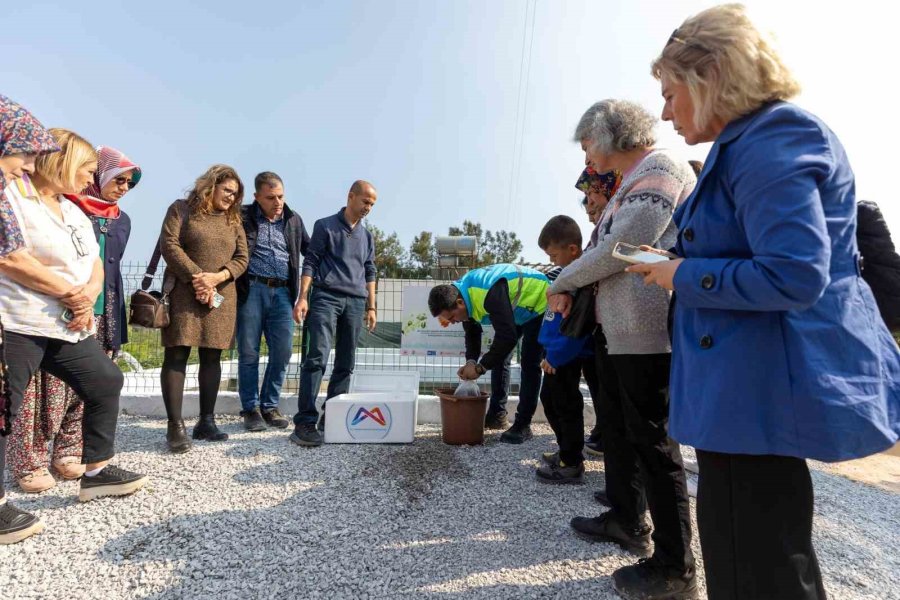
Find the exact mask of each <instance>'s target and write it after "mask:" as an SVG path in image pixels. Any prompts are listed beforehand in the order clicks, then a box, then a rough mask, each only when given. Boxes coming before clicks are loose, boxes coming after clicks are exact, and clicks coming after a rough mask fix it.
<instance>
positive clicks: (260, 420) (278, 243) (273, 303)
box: [237, 171, 309, 431]
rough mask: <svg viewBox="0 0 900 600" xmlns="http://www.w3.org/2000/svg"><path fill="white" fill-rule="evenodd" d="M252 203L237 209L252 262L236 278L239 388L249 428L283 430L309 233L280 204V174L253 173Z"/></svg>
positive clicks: (282, 195)
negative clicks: (264, 348)
mask: <svg viewBox="0 0 900 600" xmlns="http://www.w3.org/2000/svg"><path fill="white" fill-rule="evenodd" d="M254 183H255V186H256V193H255V194H254V195H253V197H254V202H253V204H249V205H244V206H242V207H241V218H242V220H243V224H244V231H245V232H246V234H247V250H248V252H249V254H250V266H249V267H248V268H247V272H246V273H245V274H244V275H242V276H241V277H240V278H239V279H238V281H237V292H238V318H237V342H238V391H239V393H240V397H241V415H242V416H243V417H244V427H245V428H246V429H247V430H248V431H262V430H264V429H266V425H267V424H268V425H269V426H271V427H279V428H282V429H283V428H285V427H287V426H288V423H289V421H288V419H287V418H286V417H285V416H284V415H282V414H281V412H280V411H279V410H278V401H279V399H280V397H281V385H282V383H284V375H285V371H286V370H287V366H288V363H289V362H290V360H291V347H292V343H293V339H294V321H293V307H294V302H296V301H297V296H298V295H299V283H300V267H301V265H302V263H301V259H300V255H301V254H302V255H305V254H306V250H307V247H308V246H309V235H308V234H307V233H306V227H305V226H304V225H303V219H301V218H300V215H299V214H297V213H295V212H294V211H292V210H291V209H290V208H289V207H288V205H287V204H285V202H284V184H283V182H282V181H281V177H279V176H278V175H276V174H275V173H272V172H269V171H266V172H264V173H260V174H259V175H257V176H256V180H255V181H254ZM263 335H265V336H266V344H267V345H268V347H269V360H268V365H267V366H266V373H265V375H264V376H263V382H262V388H261V389H260V387H259V345H260V340H261V337H262V336H263Z"/></svg>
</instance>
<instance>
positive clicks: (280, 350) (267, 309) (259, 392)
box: [237, 281, 294, 412]
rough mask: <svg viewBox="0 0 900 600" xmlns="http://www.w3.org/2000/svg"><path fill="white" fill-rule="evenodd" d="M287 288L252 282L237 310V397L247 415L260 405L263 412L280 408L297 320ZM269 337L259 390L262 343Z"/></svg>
mask: <svg viewBox="0 0 900 600" xmlns="http://www.w3.org/2000/svg"><path fill="white" fill-rule="evenodd" d="M293 309H294V307H293V305H292V304H291V298H290V292H289V291H288V288H287V286H285V287H280V288H273V287H269V286H267V285H266V284H264V283H260V282H258V281H251V282H250V290H249V292H248V294H247V299H246V301H244V303H243V304H241V305H240V306H239V307H238V317H237V342H238V393H239V394H240V396H241V410H243V411H245V412H247V411H251V410H254V409H255V408H256V407H257V404H258V405H259V408H260V409H261V410H264V411H267V410H274V409H276V408H278V401H279V399H280V398H281V384H282V383H284V374H285V371H287V366H288V363H289V362H290V360H291V346H292V344H293V340H294V317H293ZM263 335H265V336H266V344H267V345H268V346H269V364H268V365H267V366H266V373H265V375H264V376H263V382H262V388H260V387H259V342H260V339H261V338H262V336H263Z"/></svg>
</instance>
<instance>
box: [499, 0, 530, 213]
mask: <svg viewBox="0 0 900 600" xmlns="http://www.w3.org/2000/svg"><path fill="white" fill-rule="evenodd" d="M529 7H530V8H531V10H530V13H531V36H530V37H531V39H530V41H529V39H528V38H529V28H528V15H529ZM536 7H537V0H531V1H530V2H528V1H526V3H525V24H524V26H523V28H522V55H521V59H520V62H519V88H518V94H517V96H516V120H515V123H514V133H513V148H512V161H511V164H510V169H509V198H508V200H507V203H506V228H507V229H509V228H510V220H511V218H512V207H513V198H514V197H515V193H516V191H517V190H518V178H519V173H520V172H521V155H522V148H523V145H524V136H525V114H526V111H527V108H528V82H529V80H530V76H531V50H532V47H533V46H534V23H535V20H536V19H535V8H536ZM526 42H527V44H528V60H527V62H526V60H525V46H526ZM523 81H524V87H523Z"/></svg>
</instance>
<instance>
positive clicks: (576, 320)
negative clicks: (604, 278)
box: [559, 284, 597, 338]
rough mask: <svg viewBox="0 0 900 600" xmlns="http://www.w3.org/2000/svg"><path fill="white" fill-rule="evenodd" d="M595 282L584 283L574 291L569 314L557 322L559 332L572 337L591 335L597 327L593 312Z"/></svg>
mask: <svg viewBox="0 0 900 600" xmlns="http://www.w3.org/2000/svg"><path fill="white" fill-rule="evenodd" d="M595 290H596V284H592V285H586V286H584V287H583V288H579V289H578V291H576V292H575V300H573V301H572V308H571V310H569V316H568V317H566V318H565V319H563V320H562V323H560V324H559V332H560V333H561V334H563V335H565V336H568V337H573V338H583V337H587V336H589V335H593V333H594V329H596V328H597V317H596V315H595V313H594V293H595Z"/></svg>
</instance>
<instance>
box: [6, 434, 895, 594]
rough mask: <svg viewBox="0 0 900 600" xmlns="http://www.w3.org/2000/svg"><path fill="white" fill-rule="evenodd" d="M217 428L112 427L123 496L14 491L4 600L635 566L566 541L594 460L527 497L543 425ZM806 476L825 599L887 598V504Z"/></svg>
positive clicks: (406, 586)
mask: <svg viewBox="0 0 900 600" xmlns="http://www.w3.org/2000/svg"><path fill="white" fill-rule="evenodd" d="M221 423H222V424H224V429H225V430H226V431H228V432H229V433H231V434H232V437H231V439H230V440H228V441H227V442H224V443H215V444H213V443H200V444H198V445H197V446H195V449H194V450H193V451H192V452H190V453H189V454H186V455H182V456H173V455H170V454H166V453H165V452H164V451H163V450H164V448H163V446H164V443H163V439H164V434H165V421H164V420H161V419H150V418H141V417H123V418H122V419H121V420H120V424H119V447H120V448H122V449H123V451H122V452H121V454H120V455H119V457H118V461H117V463H118V464H120V465H121V466H123V467H126V468H130V469H134V470H137V471H141V472H145V473H148V474H150V475H151V477H152V480H151V483H150V484H149V485H148V487H146V488H145V489H144V490H142V491H141V492H138V494H136V495H135V496H133V497H131V498H124V499H116V498H113V499H110V498H107V499H102V500H98V501H94V502H90V503H87V504H78V503H77V502H76V500H75V492H76V485H77V484H75V483H72V482H61V483H60V484H59V485H58V486H57V487H56V488H54V489H53V490H50V491H48V492H45V493H44V494H41V495H40V496H23V495H21V494H19V493H18V492H16V491H15V488H12V489H13V491H12V492H11V493H10V497H11V499H12V500H13V501H14V502H16V503H17V504H18V505H19V506H21V507H22V508H24V509H26V510H32V511H35V512H37V513H38V514H40V515H41V517H42V518H43V519H44V521H45V522H46V524H47V529H46V530H45V532H44V533H43V534H42V535H40V536H37V537H34V538H32V539H30V540H28V541H26V542H24V543H22V544H18V545H14V546H2V547H0V590H2V598H4V599H5V598H62V597H68V598H92V599H93V598H103V599H104V600H112V599H117V598H212V597H215V598H217V599H219V600H227V599H231V598H234V599H240V600H244V599H248V598H288V597H309V598H329V599H331V598H388V597H399V596H407V597H422V598H467V599H468V598H517V599H518V598H565V599H566V600H568V599H574V598H590V599H591V600H599V599H603V598H614V597H616V596H615V593H614V592H613V589H612V585H611V581H610V578H609V575H610V574H611V573H612V572H613V571H614V570H615V569H616V568H618V567H620V566H623V565H627V564H630V563H632V562H634V560H635V559H633V558H632V557H630V556H628V555H626V554H625V553H623V552H622V551H620V550H618V549H617V547H614V546H612V545H607V544H588V543H586V542H583V541H581V540H579V539H577V538H575V537H574V536H573V535H572V534H571V533H570V531H569V527H568V521H569V519H570V518H571V517H572V516H573V515H576V514H582V515H593V514H595V513H597V512H598V508H599V506H598V505H596V504H595V503H594V502H593V500H592V498H591V492H592V491H593V490H594V489H595V488H597V487H599V486H601V485H602V483H603V473H602V467H601V463H598V462H593V461H592V462H589V463H587V464H588V470H589V472H588V475H587V483H588V485H585V486H582V487H575V486H546V485H541V484H538V483H537V482H535V480H534V475H533V469H534V467H535V466H536V465H537V461H536V458H537V456H538V454H539V453H540V452H541V451H543V450H546V449H548V448H550V447H551V446H552V442H551V439H552V438H551V435H550V430H549V428H548V427H547V426H546V425H542V426H537V427H536V433H537V434H538V435H537V436H536V437H535V439H534V440H532V441H531V442H529V443H527V444H525V445H523V446H507V445H503V444H499V443H497V436H496V435H492V436H490V437H489V439H488V441H487V443H486V445H485V446H483V447H473V448H455V447H450V446H446V445H444V444H442V443H441V441H440V429H439V427H438V426H423V427H420V429H419V437H418V439H417V441H416V443H415V444H413V445H409V446H378V445H360V446H352V445H341V446H338V445H333V446H326V447H323V448H319V449H303V448H298V447H295V446H293V445H291V444H290V443H289V442H288V440H287V434H286V433H285V432H284V431H279V432H273V431H269V432H263V433H253V434H251V433H246V432H244V431H243V428H242V427H241V425H240V422H239V421H238V419H237V418H234V417H224V418H222V419H221ZM686 456H690V452H689V450H686ZM813 468H814V474H813V477H814V480H815V487H816V496H817V502H816V516H815V518H816V527H815V531H816V540H815V542H816V549H817V552H818V553H819V558H820V561H821V563H822V568H823V570H824V576H825V584H826V587H827V588H828V591H829V593H830V596H831V597H832V598H839V599H841V600H848V599H849V600H852V599H856V598H897V597H898V594H900V591H898V586H897V581H900V557H898V553H897V539H898V532H900V522H898V520H900V517H898V511H897V500H898V496H897V495H896V494H891V493H890V492H886V491H882V490H878V489H876V488H872V487H869V486H866V485H864V484H860V483H855V482H852V481H850V480H847V479H845V478H843V477H840V476H838V475H835V474H833V473H831V472H829V470H828V469H829V467H826V466H824V465H820V464H814V465H813ZM695 552H696V553H697V555H698V556H699V548H698V547H697V545H696V540H695ZM700 572H701V579H702V566H701V569H700Z"/></svg>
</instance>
